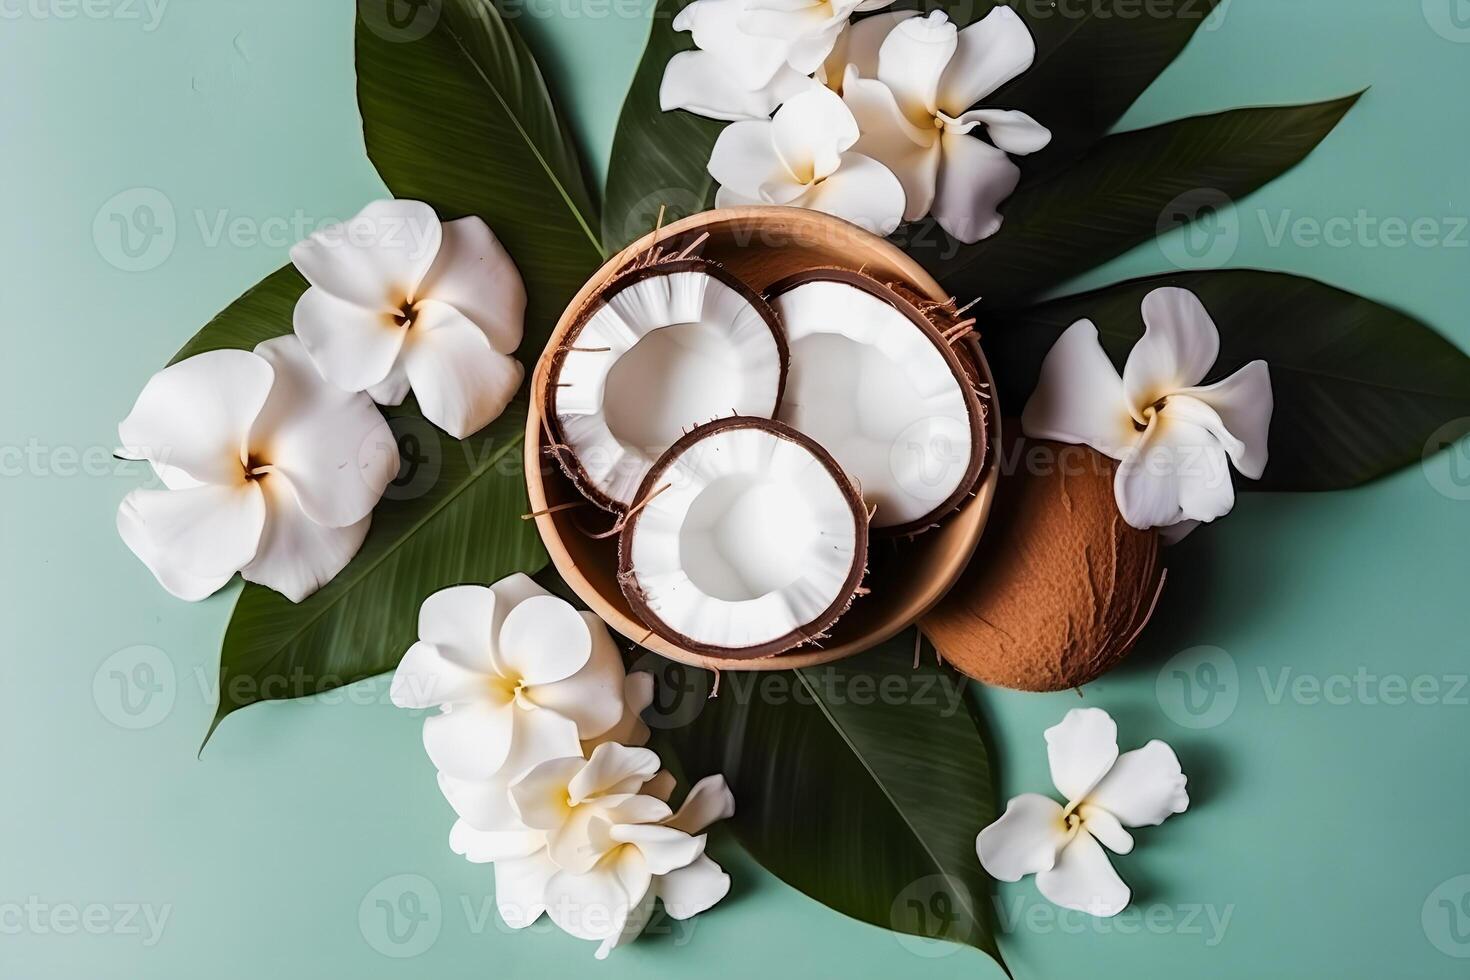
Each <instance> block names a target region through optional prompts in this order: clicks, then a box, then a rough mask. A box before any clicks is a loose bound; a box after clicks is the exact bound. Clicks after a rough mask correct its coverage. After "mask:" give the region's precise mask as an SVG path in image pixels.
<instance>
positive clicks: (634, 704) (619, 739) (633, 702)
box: [582, 670, 653, 792]
mask: <svg viewBox="0 0 1470 980" xmlns="http://www.w3.org/2000/svg"><path fill="white" fill-rule="evenodd" d="M652 703H653V675H652V674H650V673H648V672H647V671H643V670H639V671H634V672H633V673H631V674H629V675H628V676H627V677H625V678H624V679H623V714H622V717H621V718H619V719H618V723H617V724H616V725H614V726H613V727H612V728H609V729H608V730H607V731H605V732H603V733H602V734H601V735H598V736H596V737H595V738H590V739H583V740H582V753H583V754H584V755H587V756H590V755H591V754H592V753H593V752H594V751H595V750H596V749H597V747H598V746H599V745H604V744H607V743H609V742H616V743H618V744H620V745H646V744H647V743H648V736H649V732H648V726H647V725H645V724H644V723H643V718H642V717H641V715H642V713H643V710H644V709H645V708H647V707H648V706H649V705H650V704H652ZM644 792H649V790H648V789H647V788H646V787H645V789H644Z"/></svg>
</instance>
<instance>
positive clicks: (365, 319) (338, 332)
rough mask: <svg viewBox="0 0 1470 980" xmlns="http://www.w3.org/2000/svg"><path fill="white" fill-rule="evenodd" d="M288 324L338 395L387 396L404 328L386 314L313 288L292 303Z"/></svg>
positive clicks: (404, 333) (404, 335)
mask: <svg viewBox="0 0 1470 980" xmlns="http://www.w3.org/2000/svg"><path fill="white" fill-rule="evenodd" d="M291 324H292V326H293V328H294V329H295V331H296V336H297V337H300V338H301V343H302V345H303V346H304V347H305V348H306V352H307V354H308V355H310V357H311V361H312V363H313V364H314V365H316V369H317V371H318V372H319V373H320V374H321V376H322V377H323V378H325V379H327V381H329V382H330V383H331V384H333V385H335V386H336V387H338V388H341V389H342V390H344V391H366V390H374V391H381V392H385V393H389V394H391V393H392V392H393V385H392V384H391V383H390V382H389V380H388V379H389V377H390V374H391V372H392V371H393V369H394V365H395V363H396V362H397V360H398V355H399V352H400V351H402V349H403V341H404V338H405V337H406V336H407V333H408V330H407V327H405V326H404V325H402V324H399V323H397V322H396V321H395V320H394V318H393V313H392V312H383V311H382V310H376V309H368V308H367V307H365V306H357V305H355V304H353V303H349V302H347V301H346V300H344V299H339V298H338V297H336V296H333V295H332V294H331V293H329V292H327V291H326V290H324V289H318V288H317V287H315V286H313V287H311V288H310V289H308V290H307V291H306V292H304V293H302V294H301V298H300V299H298V300H297V301H296V309H295V311H294V312H293V313H292V315H291ZM399 400H400V401H401V400H402V399H401V398H400V399H399Z"/></svg>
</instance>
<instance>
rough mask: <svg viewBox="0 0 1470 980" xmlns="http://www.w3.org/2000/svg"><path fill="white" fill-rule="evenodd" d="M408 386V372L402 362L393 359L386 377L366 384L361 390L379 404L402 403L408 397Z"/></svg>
mask: <svg viewBox="0 0 1470 980" xmlns="http://www.w3.org/2000/svg"><path fill="white" fill-rule="evenodd" d="M394 356H395V357H396V356H397V355H394ZM410 387H411V386H410V385H409V383H408V372H407V371H405V370H404V369H403V362H402V361H398V360H395V361H394V362H393V367H392V368H390V369H389V371H388V376H387V377H386V378H384V379H383V380H382V381H379V382H378V383H377V384H372V385H368V386H367V387H366V388H364V389H363V390H364V391H366V392H367V396H368V397H369V398H371V399H372V400H373V401H374V402H376V403H377V404H379V405H402V404H403V399H405V398H407V397H408V392H409V389H410Z"/></svg>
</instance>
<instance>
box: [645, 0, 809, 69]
mask: <svg viewBox="0 0 1470 980" xmlns="http://www.w3.org/2000/svg"><path fill="white" fill-rule="evenodd" d="M744 7H745V0H694V2H693V3H690V4H688V5H687V6H685V7H684V9H683V10H681V11H679V13H678V15H677V16H676V17H675V18H674V30H676V31H692V32H693V34H694V44H695V46H696V47H698V48H700V49H702V50H704V51H708V52H710V53H711V54H713V55H715V56H716V57H717V58H719V59H720V61H721V63H722V64H724V65H725V69H726V71H728V72H730V75H731V78H732V80H733V81H734V82H735V84H737V85H739V86H740V87H741V88H745V89H757V88H762V87H764V86H766V85H768V84H770V81H771V79H772V78H774V77H775V76H776V73H777V72H778V71H780V69H781V66H782V65H784V64H785V63H786V55H787V53H788V50H789V47H790V45H789V44H788V43H785V42H783V41H781V40H780V39H777V38H770V37H760V36H758V35H755V34H751V33H749V32H747V31H746V30H745V29H744V28H742V27H741V25H740V20H741V14H742V12H743V11H744Z"/></svg>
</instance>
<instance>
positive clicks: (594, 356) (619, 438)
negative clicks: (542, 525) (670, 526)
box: [546, 259, 786, 511]
mask: <svg viewBox="0 0 1470 980" xmlns="http://www.w3.org/2000/svg"><path fill="white" fill-rule="evenodd" d="M785 374H786V347H785V342H784V338H783V336H782V334H781V331H780V329H779V327H778V326H777V324H776V321H775V318H774V315H773V314H772V313H771V311H770V308H769V307H768V306H767V305H766V303H765V302H764V301H763V300H762V299H761V298H760V297H759V296H758V295H757V294H756V293H755V292H754V291H752V290H751V289H750V288H749V287H747V286H745V285H744V284H743V283H741V282H740V281H739V280H737V279H735V278H734V277H733V276H730V275H729V274H728V273H725V272H724V271H723V270H722V269H720V268H719V267H717V266H714V265H711V264H709V263H707V262H704V261H702V260H699V259H679V260H674V261H669V262H662V263H658V264H654V265H650V266H644V267H641V268H637V269H635V270H633V271H631V272H628V273H625V274H623V275H622V276H620V277H619V278H618V279H617V280H614V282H613V284H612V286H611V287H610V289H609V290H608V291H607V292H606V293H605V294H603V295H602V296H601V297H599V298H598V299H597V300H596V301H595V302H594V304H593V305H592V306H590V307H589V310H588V312H587V313H586V314H584V315H583V316H582V317H581V318H580V319H579V322H578V324H577V325H576V326H574V327H573V329H572V330H571V331H570V332H569V333H568V335H567V339H566V341H565V343H564V344H563V346H562V349H561V352H560V354H559V355H558V360H557V361H556V362H555V364H554V366H553V368H552V373H551V377H550V382H551V383H550V384H549V385H548V387H547V402H548V405H547V412H546V415H547V418H548V419H551V420H552V421H553V425H554V435H555V436H556V438H557V441H558V442H560V443H561V445H562V446H563V447H564V448H563V450H562V451H561V452H560V453H559V455H558V458H559V459H560V460H561V462H562V465H563V468H564V469H566V471H567V474H568V476H570V477H571V478H572V480H573V482H575V483H576V484H577V486H578V487H579V488H580V489H581V490H582V492H583V493H584V494H586V495H587V496H588V497H589V498H590V499H591V500H592V501H593V502H595V503H597V504H598V505H600V506H602V507H605V508H607V509H609V510H613V511H621V510H626V509H627V508H628V507H630V506H631V505H632V504H633V503H634V501H635V499H636V497H637V493H638V488H639V486H640V485H641V484H642V483H643V480H644V478H645V477H646V476H647V474H648V471H649V470H650V469H651V468H652V466H653V464H654V462H655V461H656V460H657V459H658V458H659V457H660V456H661V455H662V454H663V453H664V452H665V451H666V450H667V449H668V448H669V447H670V446H671V445H673V444H674V442H675V441H676V440H677V439H679V438H680V437H681V436H682V435H683V434H684V433H685V432H687V431H688V430H689V429H691V428H693V427H694V426H696V425H699V424H700V423H703V422H708V421H710V420H711V419H716V418H721V417H724V416H729V415H748V416H760V417H764V418H770V417H772V416H773V415H774V414H775V412H776V408H777V406H778V405H779V403H780V399H781V391H782V387H783V385H784V382H785Z"/></svg>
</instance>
